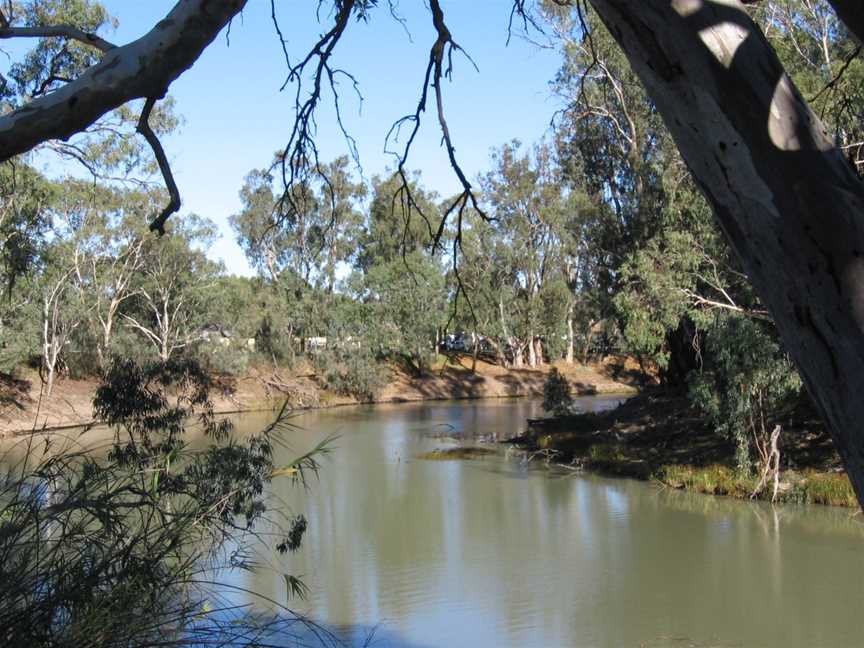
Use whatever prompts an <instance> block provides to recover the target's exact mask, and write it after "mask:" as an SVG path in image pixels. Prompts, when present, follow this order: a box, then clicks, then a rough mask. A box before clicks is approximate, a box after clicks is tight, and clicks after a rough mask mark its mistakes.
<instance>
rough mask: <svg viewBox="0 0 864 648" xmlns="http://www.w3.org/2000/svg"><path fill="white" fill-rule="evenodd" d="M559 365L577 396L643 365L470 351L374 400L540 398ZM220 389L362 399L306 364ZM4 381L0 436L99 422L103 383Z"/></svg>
mask: <svg viewBox="0 0 864 648" xmlns="http://www.w3.org/2000/svg"><path fill="white" fill-rule="evenodd" d="M553 366H554V367H556V368H557V369H558V370H559V371H561V372H562V373H563V374H564V375H565V376H567V379H568V380H569V381H570V384H571V385H572V388H573V392H574V394H577V395H590V394H617V393H630V394H633V393H636V386H637V385H638V383H639V381H640V379H641V376H640V375H639V374H638V367H636V366H633V365H632V363H631V362H629V361H628V360H626V359H624V358H616V357H610V358H607V359H604V360H603V361H602V362H599V363H595V364H591V365H579V364H572V365H570V364H567V363H556V364H555V365H551V364H546V365H542V366H541V367H538V368H536V369H509V368H504V367H499V366H497V365H493V364H490V363H487V362H484V361H482V360H478V361H477V364H476V367H475V369H476V370H475V371H472V362H471V358H470V357H464V356H453V357H449V358H447V359H442V360H441V361H440V362H438V363H437V364H436V365H434V366H433V367H432V370H431V371H430V372H428V373H426V374H424V375H422V376H415V375H411V374H408V373H406V372H405V371H404V370H402V369H401V368H400V367H397V366H394V367H390V369H389V380H388V382H387V383H386V384H385V386H384V387H383V388H382V389H381V391H380V392H379V393H378V394H377V396H376V398H375V399H374V400H372V401H362V402H373V403H400V402H412V401H424V400H455V399H475V398H512V397H518V396H534V397H537V396H542V394H543V384H544V383H545V382H546V378H547V376H548V374H549V372H550V371H551V370H552V368H553ZM215 378H216V382H217V385H218V386H220V387H222V388H223V389H222V390H221V393H217V394H214V395H213V402H214V406H215V409H216V412H217V413H220V414H228V413H236V412H251V411H262V410H272V409H275V408H276V407H279V406H281V405H282V403H283V402H284V401H285V399H286V398H287V399H288V400H289V401H290V403H291V405H292V406H293V407H294V408H296V409H317V408H326V407H337V406H341V405H356V404H359V403H361V401H359V400H358V399H356V398H353V397H351V396H345V395H340V394H336V393H333V392H330V391H328V390H326V389H324V388H323V387H322V386H321V382H320V380H319V378H318V377H317V376H316V375H315V373H314V372H313V371H311V369H310V368H309V367H307V366H302V365H301V366H298V367H297V368H296V369H295V370H294V371H290V372H288V371H274V370H273V369H271V368H266V367H255V368H251V369H250V370H249V371H248V372H246V373H245V374H244V375H242V376H239V377H215ZM0 379H2V385H0V386H2V398H0V437H2V436H5V435H10V434H18V433H26V432H31V431H33V430H47V429H59V428H64V427H77V426H81V425H88V424H91V423H94V422H98V421H96V420H95V419H94V415H93V409H92V402H93V395H94V394H95V392H96V388H97V387H98V381H96V380H95V379H88V380H71V379H60V380H58V381H57V382H56V384H55V386H54V392H53V394H52V395H51V397H50V398H46V397H45V395H44V392H43V388H42V383H41V381H40V379H39V376H38V374H37V373H36V372H33V373H32V374H30V375H25V376H24V377H23V378H15V379H13V378H10V377H8V376H5V377H2V378H0Z"/></svg>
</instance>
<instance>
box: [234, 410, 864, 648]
mask: <svg viewBox="0 0 864 648" xmlns="http://www.w3.org/2000/svg"><path fill="white" fill-rule="evenodd" d="M611 404H613V402H612V401H611V400H610V399H601V398H596V399H583V400H582V401H581V405H582V406H583V407H584V408H586V409H592V408H602V407H608V406H610V405H611ZM539 414H540V411H539V404H538V403H537V402H535V401H529V400H504V401H474V402H449V403H424V404H404V405H392V406H390V405H384V406H369V407H351V408H340V409H334V410H324V411H317V412H310V413H305V414H302V415H301V416H298V417H297V418H296V419H294V421H293V422H294V423H295V424H296V425H297V426H299V428H298V429H297V430H296V431H294V432H291V433H290V434H289V435H288V437H287V438H286V441H287V442H288V444H289V445H290V446H291V451H287V450H285V451H280V452H285V454H284V456H282V457H280V458H282V459H287V458H288V457H289V456H290V455H291V453H292V452H300V451H303V450H306V449H308V448H310V447H312V446H313V445H314V444H315V443H317V442H318V441H320V440H321V439H322V438H323V437H325V436H327V435H334V434H338V435H339V437H338V439H337V440H336V441H335V444H334V445H335V448H336V449H335V451H334V452H333V453H332V454H331V455H330V456H329V457H328V458H326V459H325V460H324V468H323V471H322V472H321V474H320V478H319V479H313V480H312V482H311V483H310V487H309V489H308V490H307V491H303V490H302V489H299V488H297V487H294V486H291V485H290V483H289V482H288V481H287V480H281V481H280V482H279V483H278V484H276V486H275V493H274V495H273V502H272V504H271V506H273V507H275V508H280V509H281V510H290V511H291V512H293V513H295V514H296V513H303V514H304V515H305V516H306V517H307V519H308V521H309V530H308V532H307V535H306V538H305V540H304V543H303V546H302V548H301V549H300V551H299V552H298V553H296V554H293V555H288V556H285V557H280V556H277V555H276V554H275V553H268V552H266V551H265V552H263V553H262V555H261V556H260V560H261V565H260V566H259V568H257V569H256V570H255V571H254V572H252V573H246V572H238V573H235V574H233V575H232V576H231V578H232V579H233V580H232V583H233V584H234V585H236V586H239V587H243V588H246V589H249V590H253V591H255V592H258V593H260V594H263V595H265V596H268V597H270V598H272V599H274V600H278V601H283V602H284V601H285V600H286V591H285V590H286V586H285V580H284V577H283V575H282V574H283V573H290V574H294V575H298V576H302V577H303V580H304V581H305V583H306V584H307V585H308V586H309V588H310V594H309V597H308V598H307V599H306V600H305V601H298V600H291V601H289V605H290V606H291V607H292V608H294V609H295V610H297V611H299V612H302V613H304V614H306V615H308V616H309V617H310V618H312V619H315V620H316V621H318V622H320V623H321V624H322V625H324V626H326V627H328V628H330V629H332V630H333V631H334V632H336V633H337V634H338V635H339V636H340V637H342V638H343V639H345V641H346V642H347V643H348V644H349V645H364V642H366V641H367V640H368V639H369V637H370V634H371V635H372V642H371V644H370V645H373V646H381V647H405V648H409V647H410V648H414V647H417V648H419V647H421V646H520V647H524V646H562V647H563V646H612V647H618V646H634V647H637V646H647V647H655V646H675V647H685V646H686V647H690V646H699V647H703V646H704V647H708V646H716V647H724V648H725V647H733V646H735V647H738V646H748V647H749V646H766V647H773V646H783V647H784V648H790V647H795V646H802V647H805V646H806V647H808V648H809V647H812V646H844V647H845V646H850V647H851V646H860V645H864V551H862V549H864V521H862V519H861V516H857V517H853V516H851V514H850V511H848V510H845V509H832V508H828V507H816V506H814V507H805V506H778V507H772V506H770V505H768V504H764V503H750V502H741V501H733V500H728V499H724V498H715V497H708V496H704V495H691V494H685V493H680V492H676V491H671V490H669V489H665V490H664V489H661V488H659V487H658V486H656V485H653V484H649V483H644V482H637V481H632V480H625V479H604V478H600V477H596V476H591V475H585V474H580V473H575V472H573V471H569V470H549V469H547V468H544V467H543V466H541V465H536V464H533V465H526V464H525V463H524V462H521V461H519V460H518V459H517V458H514V457H512V456H511V457H509V458H508V457H505V456H504V450H503V448H502V449H501V450H500V452H499V453H498V454H495V455H493V456H489V457H483V458H480V459H471V460H449V461H441V460H428V459H421V458H418V455H421V454H422V453H424V452H428V451H430V450H434V449H438V448H448V447H454V446H457V445H459V444H468V445H475V444H484V443H490V442H493V441H495V440H501V439H504V438H507V437H510V436H513V435H514V434H516V433H518V432H519V431H520V430H522V429H523V428H524V421H525V419H526V418H527V417H529V416H537V415H539ZM263 422H264V419H263V418H262V417H261V416H259V415H247V416H245V417H243V418H242V419H240V420H239V424H240V425H239V427H240V428H241V429H243V428H245V429H254V428H255V427H256V426H260V425H261V424H263Z"/></svg>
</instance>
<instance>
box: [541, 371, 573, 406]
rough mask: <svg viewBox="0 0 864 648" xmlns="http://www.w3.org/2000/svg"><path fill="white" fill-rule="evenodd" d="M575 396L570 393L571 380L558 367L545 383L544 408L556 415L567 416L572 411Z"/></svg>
mask: <svg viewBox="0 0 864 648" xmlns="http://www.w3.org/2000/svg"><path fill="white" fill-rule="evenodd" d="M572 408H573V396H571V395H570V382H569V381H568V380H567V378H566V376H564V375H563V374H562V373H561V372H560V371H558V368H557V367H553V368H552V372H551V373H550V374H549V377H548V378H547V379H546V383H545V384H544V385H543V409H544V410H545V411H546V412H551V413H552V414H554V415H555V416H566V415H567V414H569V413H570V412H571V411H572Z"/></svg>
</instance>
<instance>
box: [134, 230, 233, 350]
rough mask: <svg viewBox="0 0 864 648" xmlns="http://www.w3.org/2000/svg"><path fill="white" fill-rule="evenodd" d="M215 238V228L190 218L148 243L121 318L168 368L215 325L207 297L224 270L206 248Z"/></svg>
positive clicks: (153, 236) (152, 236)
mask: <svg viewBox="0 0 864 648" xmlns="http://www.w3.org/2000/svg"><path fill="white" fill-rule="evenodd" d="M215 235H216V232H215V228H214V226H213V224H212V223H210V222H209V221H206V220H204V219H201V218H198V217H194V216H189V217H187V218H186V219H184V220H183V221H182V222H179V223H177V225H176V226H175V227H173V228H171V231H170V232H168V234H167V235H166V237H164V238H162V239H157V238H156V237H155V235H150V236H149V239H148V240H147V241H146V242H145V246H146V247H145V250H144V252H143V254H144V258H143V261H142V271H141V272H140V273H139V274H138V275H137V276H136V279H135V282H134V283H133V284H132V285H131V287H132V291H133V296H132V297H131V298H130V299H129V301H128V307H127V308H124V310H123V312H122V313H121V317H122V319H123V322H124V323H125V325H126V326H127V327H128V328H129V329H130V330H131V331H134V332H135V333H137V334H138V335H140V336H141V338H142V339H143V340H144V341H145V342H146V343H147V344H148V345H149V346H150V347H152V349H153V351H154V352H155V354H156V356H157V357H158V358H159V359H160V360H161V361H162V362H167V361H168V360H170V359H171V358H172V357H173V356H174V355H175V354H176V353H177V352H179V351H181V350H185V349H188V348H189V347H191V346H193V345H194V344H195V343H196V342H198V341H200V340H202V339H203V337H202V329H203V327H204V326H206V325H207V324H209V323H210V322H208V321H207V310H206V304H207V291H208V288H210V286H211V284H212V282H213V281H214V280H215V277H216V275H217V274H218V272H219V270H220V268H219V266H218V265H217V264H216V263H214V262H212V261H210V260H209V259H208V258H207V256H206V255H205V253H204V251H203V250H202V249H201V248H204V249H206V248H207V246H208V245H210V244H211V243H212V241H213V238H214V237H215Z"/></svg>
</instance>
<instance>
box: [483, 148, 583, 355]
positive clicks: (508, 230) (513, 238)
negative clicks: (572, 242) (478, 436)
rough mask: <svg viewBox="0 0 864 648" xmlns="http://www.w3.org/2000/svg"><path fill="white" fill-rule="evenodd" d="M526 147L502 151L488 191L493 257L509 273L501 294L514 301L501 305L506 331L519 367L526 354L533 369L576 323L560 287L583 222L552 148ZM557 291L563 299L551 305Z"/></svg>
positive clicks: (494, 161) (485, 183)
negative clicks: (573, 227)
mask: <svg viewBox="0 0 864 648" xmlns="http://www.w3.org/2000/svg"><path fill="white" fill-rule="evenodd" d="M520 148H521V144H520V143H519V142H511V143H509V144H505V145H504V146H502V147H501V148H500V149H499V150H497V151H495V152H494V153H493V155H492V165H493V170H492V171H491V172H489V173H488V174H487V175H486V176H484V177H483V178H482V180H481V185H482V187H483V192H484V194H483V196H484V202H485V203H486V204H488V213H489V216H490V217H491V218H492V219H494V220H493V228H494V230H495V231H496V233H497V234H498V240H497V241H496V242H495V246H494V252H495V253H496V254H497V255H498V256H499V258H500V261H499V262H500V263H501V264H502V265H503V267H504V268H506V272H507V283H506V288H505V287H504V286H502V288H505V290H507V291H508V292H509V298H508V299H507V300H506V302H507V303H505V301H504V298H505V296H506V295H504V294H503V291H502V294H501V295H500V298H499V304H498V306H499V310H500V311H501V321H502V326H503V327H506V328H507V329H508V333H509V337H510V339H509V340H507V342H508V343H509V344H510V346H511V348H512V352H513V354H514V364H515V365H516V366H521V365H522V363H523V361H524V357H525V354H527V361H528V364H529V365H530V366H531V367H534V366H537V365H538V364H541V363H542V362H543V349H542V342H541V339H542V337H546V338H547V339H554V338H556V337H557V338H559V339H560V338H561V336H562V333H563V330H564V328H563V327H564V326H565V321H566V319H567V317H568V316H569V311H570V307H571V305H572V301H573V300H572V296H571V295H570V294H569V291H568V290H567V289H566V286H565V287H564V290H563V291H562V289H561V286H562V284H563V283H564V282H565V280H566V279H565V276H564V274H563V270H564V265H565V264H564V256H565V247H566V246H567V245H568V244H569V237H570V230H569V229H568V221H569V220H571V219H574V218H578V211H577V210H575V209H573V207H574V205H573V204H572V203H571V201H570V194H569V193H568V192H567V189H566V187H565V185H564V184H563V183H562V182H561V178H560V175H559V173H558V165H557V164H556V161H555V159H554V153H553V151H552V149H551V148H550V147H549V146H548V145H545V144H541V145H538V146H536V147H535V148H534V149H533V150H532V151H531V152H530V153H523V152H522V151H521V150H520ZM490 252H491V250H490ZM552 292H554V294H555V295H556V296H557V299H551V296H552ZM562 302H563V303H562ZM553 304H554V305H556V306H559V305H560V307H561V308H560V309H558V310H560V312H557V313H555V310H556V309H550V308H549V307H550V306H551V305H553ZM553 313H554V314H553ZM550 316H551V317H552V321H549V317H550ZM544 318H545V319H546V321H543V320H544ZM507 321H509V322H510V325H509V326H507V325H505V324H504V323H505V322H507Z"/></svg>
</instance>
